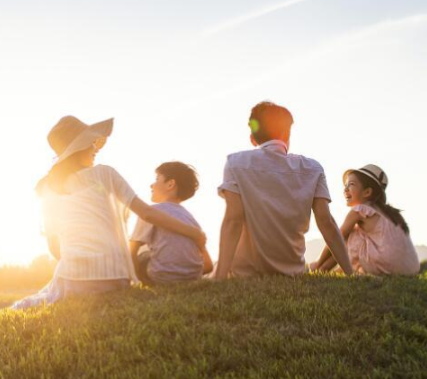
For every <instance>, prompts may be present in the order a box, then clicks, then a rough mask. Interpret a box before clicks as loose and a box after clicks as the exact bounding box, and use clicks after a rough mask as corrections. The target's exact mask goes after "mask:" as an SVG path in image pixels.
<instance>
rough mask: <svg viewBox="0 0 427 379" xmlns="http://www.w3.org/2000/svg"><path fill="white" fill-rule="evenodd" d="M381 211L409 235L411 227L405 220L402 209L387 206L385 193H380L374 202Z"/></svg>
mask: <svg viewBox="0 0 427 379" xmlns="http://www.w3.org/2000/svg"><path fill="white" fill-rule="evenodd" d="M373 203H374V204H375V205H376V206H377V207H378V208H379V209H380V211H382V212H383V213H384V215H385V216H386V217H387V218H388V219H389V220H390V221H391V222H392V223H393V224H394V225H397V226H400V227H401V228H402V229H403V231H404V232H405V234H409V227H408V224H407V223H406V221H405V219H404V218H403V216H402V214H401V213H400V212H402V211H401V210H400V209H397V208H394V207H392V206H391V205H390V204H387V201H386V195H385V193H384V192H382V193H380V194H379V196H378V197H377V200H375V201H374V202H373Z"/></svg>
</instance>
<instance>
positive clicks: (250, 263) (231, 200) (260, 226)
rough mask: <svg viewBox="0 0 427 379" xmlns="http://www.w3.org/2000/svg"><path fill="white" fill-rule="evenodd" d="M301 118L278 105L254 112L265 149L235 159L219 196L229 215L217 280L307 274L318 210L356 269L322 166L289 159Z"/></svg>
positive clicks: (254, 135)
mask: <svg viewBox="0 0 427 379" xmlns="http://www.w3.org/2000/svg"><path fill="white" fill-rule="evenodd" d="M292 124H293V118H292V115H291V113H290V112H289V111H288V110H287V109H286V108H284V107H281V106H278V105H276V104H273V103H270V102H262V103H259V104H257V105H256V106H255V107H254V108H253V109H252V112H251V115H250V119H249V127H250V129H251V135H250V138H251V142H252V144H253V145H254V146H258V147H259V148H258V149H255V150H250V151H243V152H239V153H235V154H231V155H229V156H228V159H227V163H226V166H225V169H224V182H223V184H222V185H221V186H220V187H219V194H220V195H221V196H222V197H224V198H225V201H226V211H225V216H224V220H223V224H222V227H221V241H220V252H219V260H218V266H217V269H216V273H215V278H217V279H225V278H227V277H229V276H251V275H257V274H285V275H296V274H301V273H303V272H304V271H305V260H304V253H305V240H304V234H305V233H306V232H307V231H308V228H309V223H310V216H311V210H313V213H314V216H315V219H316V223H317V225H318V227H319V230H320V232H321V233H322V235H323V237H324V239H325V241H326V244H327V245H328V246H329V248H330V250H331V252H332V254H333V256H334V257H335V259H336V261H337V262H338V263H339V265H340V266H341V268H342V269H343V271H344V272H345V273H346V274H351V273H352V269H351V265H350V261H349V258H348V254H347V249H346V246H345V243H344V240H343V238H342V236H341V234H340V230H339V228H338V226H337V224H336V223H335V220H334V219H333V217H332V215H331V213H330V211H329V202H330V201H331V199H330V195H329V191H328V187H327V184H326V178H325V174H324V172H323V168H322V166H321V165H320V164H319V163H318V162H316V161H315V160H313V159H309V158H306V157H304V156H301V155H295V154H288V149H289V141H290V135H291V126H292Z"/></svg>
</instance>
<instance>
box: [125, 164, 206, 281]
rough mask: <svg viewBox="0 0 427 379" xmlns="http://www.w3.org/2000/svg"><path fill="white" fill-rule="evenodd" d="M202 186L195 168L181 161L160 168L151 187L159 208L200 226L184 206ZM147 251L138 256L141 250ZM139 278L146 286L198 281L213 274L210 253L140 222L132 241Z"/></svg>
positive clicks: (189, 241) (133, 255)
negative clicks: (208, 274) (143, 248)
mask: <svg viewBox="0 0 427 379" xmlns="http://www.w3.org/2000/svg"><path fill="white" fill-rule="evenodd" d="M198 187H199V182H198V179H197V174H196V172H195V171H194V169H193V168H192V167H190V166H188V165H186V164H184V163H181V162H166V163H163V164H162V165H160V166H159V167H158V168H157V169H156V180H155V182H154V183H153V184H152V185H151V191H152V196H151V200H152V201H153V202H154V203H157V204H155V205H154V207H155V208H157V209H159V210H161V211H162V212H165V213H167V214H169V215H170V216H172V217H175V218H177V219H178V220H180V221H182V222H184V223H186V224H189V225H192V226H195V227H199V228H200V226H199V224H198V223H197V221H196V220H195V219H194V217H193V216H192V215H191V213H190V212H189V211H188V210H187V209H185V208H184V207H183V206H182V205H181V203H182V202H183V201H185V200H188V199H190V198H191V197H193V196H194V194H195V192H196V191H197V189H198ZM143 246H145V251H144V252H142V253H140V254H138V252H139V251H140V248H141V247H143ZM130 248H131V253H132V258H133V262H134V265H135V269H136V272H137V275H138V278H139V279H140V280H141V281H142V282H143V283H144V284H146V285H154V284H166V283H171V282H181V281H188V280H197V279H200V278H201V277H202V275H203V274H205V273H208V272H210V271H212V261H211V259H210V257H209V254H208V252H207V251H206V250H205V251H203V252H201V251H200V250H199V249H198V247H197V245H196V244H195V243H194V242H193V241H192V240H191V239H189V238H187V237H183V236H181V235H179V234H176V233H172V232H169V231H167V230H165V229H161V228H157V227H154V226H153V225H151V224H149V223H147V222H145V221H143V220H141V219H138V221H137V224H136V226H135V229H134V231H133V233H132V236H131V240H130Z"/></svg>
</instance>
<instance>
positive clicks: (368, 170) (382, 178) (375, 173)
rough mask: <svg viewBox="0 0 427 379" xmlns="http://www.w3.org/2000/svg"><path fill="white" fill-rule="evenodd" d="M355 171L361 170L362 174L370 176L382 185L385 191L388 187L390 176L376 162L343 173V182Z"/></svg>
mask: <svg viewBox="0 0 427 379" xmlns="http://www.w3.org/2000/svg"><path fill="white" fill-rule="evenodd" d="M355 171H356V172H360V173H361V174H363V175H366V176H368V177H370V178H371V179H373V180H374V181H375V182H376V183H377V184H378V185H379V186H380V188H381V189H382V190H383V191H385V190H386V188H387V186H388V177H387V175H386V173H385V172H384V170H383V169H382V168H381V167H378V166H376V165H374V164H368V165H366V166H363V167H362V168H359V169H350V170H347V171H346V172H345V173H344V175H343V182H344V183H345V181H346V180H347V177H348V176H349V175H350V174H351V173H352V172H355Z"/></svg>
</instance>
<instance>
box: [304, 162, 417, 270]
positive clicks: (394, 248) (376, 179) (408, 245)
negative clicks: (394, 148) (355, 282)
mask: <svg viewBox="0 0 427 379" xmlns="http://www.w3.org/2000/svg"><path fill="white" fill-rule="evenodd" d="M343 181H344V186H345V187H344V196H345V199H346V202H347V206H349V207H351V210H350V212H349V213H348V215H347V217H346V219H345V221H344V223H343V225H342V227H341V233H342V234H343V237H344V239H345V240H346V241H347V247H348V252H349V254H350V259H351V264H352V266H353V270H354V271H355V272H357V273H359V274H372V275H392V274H395V275H416V274H418V272H419V271H420V262H419V260H418V255H417V253H416V250H415V247H414V245H413V243H412V241H411V238H410V236H409V228H408V225H407V224H406V221H405V219H404V218H403V217H402V215H401V214H400V211H399V210H398V209H396V208H393V207H392V206H391V205H389V204H387V196H386V193H385V190H386V188H387V185H388V178H387V175H386V174H385V172H384V171H383V170H382V169H381V168H380V167H378V166H375V165H372V164H369V165H366V166H364V167H362V168H360V169H358V170H348V171H346V172H345V173H344V177H343ZM336 264H337V262H336V260H335V259H334V257H333V256H332V255H331V253H330V251H329V249H328V248H327V247H325V249H324V250H323V252H322V254H321V256H320V257H319V260H318V261H317V262H314V263H312V264H311V269H312V270H319V271H330V270H332V269H333V268H334V267H335V266H336Z"/></svg>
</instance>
